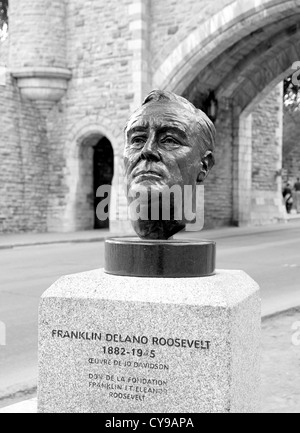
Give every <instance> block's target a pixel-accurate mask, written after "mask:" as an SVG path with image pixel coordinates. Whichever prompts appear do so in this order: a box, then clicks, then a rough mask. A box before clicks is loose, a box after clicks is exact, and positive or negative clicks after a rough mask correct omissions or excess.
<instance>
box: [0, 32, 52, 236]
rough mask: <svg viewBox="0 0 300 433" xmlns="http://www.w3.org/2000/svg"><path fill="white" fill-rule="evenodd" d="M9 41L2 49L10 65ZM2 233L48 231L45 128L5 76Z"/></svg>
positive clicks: (0, 58) (0, 117) (0, 121)
mask: <svg viewBox="0 0 300 433" xmlns="http://www.w3.org/2000/svg"><path fill="white" fill-rule="evenodd" d="M7 55H8V40H6V42H5V43H4V44H1V45H0V65H1V64H2V65H5V64H7ZM0 101H1V104H0V131H1V132H0V161H1V170H0V232H22V231H24V232H25V231H32V232H43V231H46V230H47V200H48V183H49V180H48V153H49V149H48V147H47V138H46V130H45V124H44V122H43V120H42V118H41V117H40V114H39V112H38V110H37V109H36V108H35V107H34V105H33V104H32V103H31V102H25V101H22V100H21V98H20V94H19V89H18V88H17V85H16V82H15V80H14V79H13V78H12V77H11V75H10V74H9V72H8V71H7V73H6V85H5V86H0Z"/></svg>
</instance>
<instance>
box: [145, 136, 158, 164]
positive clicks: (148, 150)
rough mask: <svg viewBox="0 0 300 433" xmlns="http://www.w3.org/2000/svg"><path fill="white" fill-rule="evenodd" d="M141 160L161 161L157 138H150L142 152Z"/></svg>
mask: <svg viewBox="0 0 300 433" xmlns="http://www.w3.org/2000/svg"><path fill="white" fill-rule="evenodd" d="M141 158H142V159H146V160H156V161H159V160H160V155H159V152H158V149H157V143H156V140H155V138H151V137H150V138H149V139H148V140H147V142H146V143H145V145H144V147H143V149H142V152H141Z"/></svg>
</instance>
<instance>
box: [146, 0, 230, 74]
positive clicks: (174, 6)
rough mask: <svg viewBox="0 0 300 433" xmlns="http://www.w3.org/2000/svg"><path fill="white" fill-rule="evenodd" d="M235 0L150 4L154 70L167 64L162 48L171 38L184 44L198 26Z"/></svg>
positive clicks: (170, 0)
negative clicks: (161, 64) (162, 63)
mask: <svg viewBox="0 0 300 433" xmlns="http://www.w3.org/2000/svg"><path fill="white" fill-rule="evenodd" d="M230 3H233V0H219V1H217V2H215V1H211V0H197V1H195V0H185V1H180V0H166V1H163V2H162V1H161V0H152V2H151V23H152V25H151V32H152V35H151V42H152V43H151V47H152V56H153V58H154V64H153V66H154V67H156V66H158V65H159V64H160V63H161V61H163V60H165V55H164V53H163V48H164V47H165V46H166V44H167V43H168V42H170V40H171V39H172V37H175V38H176V41H177V42H178V41H182V40H183V39H184V38H185V37H186V36H187V35H188V34H189V33H190V32H191V31H193V30H194V29H195V28H196V27H197V26H200V25H201V23H203V22H204V21H205V20H206V19H208V18H209V17H210V16H212V15H213V14H215V13H216V12H218V11H219V10H221V9H222V8H223V7H224V6H227V5H228V4H230Z"/></svg>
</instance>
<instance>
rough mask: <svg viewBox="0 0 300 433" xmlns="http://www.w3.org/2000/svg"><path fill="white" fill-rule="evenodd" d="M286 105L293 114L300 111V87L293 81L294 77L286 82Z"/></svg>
mask: <svg viewBox="0 0 300 433" xmlns="http://www.w3.org/2000/svg"><path fill="white" fill-rule="evenodd" d="M284 105H285V107H286V108H287V109H288V110H289V111H291V112H293V111H296V110H299V109H300V92H299V86H296V85H295V84H294V83H293V81H292V75H291V76H290V77H288V78H287V79H286V80H284Z"/></svg>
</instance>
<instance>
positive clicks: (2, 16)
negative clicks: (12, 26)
mask: <svg viewBox="0 0 300 433" xmlns="http://www.w3.org/2000/svg"><path fill="white" fill-rule="evenodd" d="M7 10H8V0H0V30H1V29H2V28H3V25H4V24H7V22H8V16H7Z"/></svg>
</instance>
